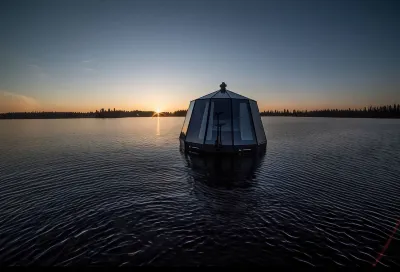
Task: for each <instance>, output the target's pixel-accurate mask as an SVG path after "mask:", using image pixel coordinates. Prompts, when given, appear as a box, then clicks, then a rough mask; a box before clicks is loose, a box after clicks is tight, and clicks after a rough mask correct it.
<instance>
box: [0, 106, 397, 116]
mask: <svg viewBox="0 0 400 272" xmlns="http://www.w3.org/2000/svg"><path fill="white" fill-rule="evenodd" d="M186 112H187V111H186V110H177V111H174V112H160V113H156V112H155V111H141V110H133V111H126V110H115V109H113V110H111V109H108V110H104V109H101V110H96V111H95V112H45V111H42V112H39V111H34V112H9V113H0V119H62V118H123V117H155V116H160V117H182V116H183V117H184V116H186ZM260 115H261V116H293V117H339V118H400V104H394V105H385V106H379V107H372V106H369V107H364V108H361V109H351V108H349V109H322V110H312V111H308V110H289V109H285V110H283V111H278V110H274V111H272V110H269V111H263V112H260Z"/></svg>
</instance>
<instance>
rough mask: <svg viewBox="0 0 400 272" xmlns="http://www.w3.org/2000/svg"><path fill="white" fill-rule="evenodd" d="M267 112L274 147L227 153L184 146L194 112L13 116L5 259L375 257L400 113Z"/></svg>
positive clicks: (391, 210)
mask: <svg viewBox="0 0 400 272" xmlns="http://www.w3.org/2000/svg"><path fill="white" fill-rule="evenodd" d="M263 123H264V126H265V128H266V129H267V131H266V132H267V133H266V134H267V138H268V146H267V153H266V155H264V156H262V157H260V158H257V159H255V158H251V157H250V158H240V157H239V158H230V159H218V158H212V157H211V158H206V157H197V156H188V155H185V154H182V153H180V151H179V141H178V137H179V133H180V130H181V128H182V124H183V118H164V117H157V118H122V119H70V120H4V121H1V122H0V143H1V144H0V192H1V197H0V207H2V208H1V209H0V249H1V250H0V263H1V264H4V265H11V264H22V265H26V264H41V265H50V264H53V265H54V264H58V265H79V264H81V265H88V264H112V265H121V264H124V265H144V264H153V265H198V264H210V265H226V264H230V265H235V264H262V265H268V264H282V265H296V266H298V265H332V266H340V265H346V266H368V267H370V266H371V264H372V263H373V261H374V260H375V258H376V256H377V255H378V254H379V252H380V251H381V249H382V247H383V245H384V244H385V242H386V240H387V238H388V236H389V235H390V233H391V232H392V230H393V227H394V224H395V223H396V222H397V220H398V218H399V214H400V202H399V201H398V196H399V195H400V184H399V177H400V138H399V135H400V123H399V121H398V120H373V119H334V118H290V117H283V118H279V117H272V118H263ZM399 235H400V234H399V233H397V234H396V235H395V236H394V238H393V240H392V242H391V244H390V247H389V248H388V250H387V252H386V253H385V256H384V257H383V258H382V260H381V261H382V263H383V264H384V265H387V266H391V267H396V266H399V264H400V260H399V256H400V254H399V252H400V251H399V246H400V245H399V243H400V242H399V240H400V238H399Z"/></svg>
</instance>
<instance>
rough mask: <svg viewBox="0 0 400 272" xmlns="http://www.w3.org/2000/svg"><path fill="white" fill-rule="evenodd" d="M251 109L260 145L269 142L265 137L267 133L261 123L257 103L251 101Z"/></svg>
mask: <svg viewBox="0 0 400 272" xmlns="http://www.w3.org/2000/svg"><path fill="white" fill-rule="evenodd" d="M250 108H251V114H252V115H253V121H254V127H255V130H256V136H257V141H258V144H262V143H265V142H266V141H267V138H266V137H265V131H264V127H263V124H262V121H261V116H260V111H259V110H258V105H257V102H255V101H252V100H250Z"/></svg>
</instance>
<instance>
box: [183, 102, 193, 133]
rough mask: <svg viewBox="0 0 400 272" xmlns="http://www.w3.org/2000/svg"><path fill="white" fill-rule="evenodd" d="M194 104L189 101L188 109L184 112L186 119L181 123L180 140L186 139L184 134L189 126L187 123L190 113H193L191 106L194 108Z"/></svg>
mask: <svg viewBox="0 0 400 272" xmlns="http://www.w3.org/2000/svg"><path fill="white" fill-rule="evenodd" d="M194 102H195V101H191V102H190V105H189V108H188V110H187V112H186V117H185V121H184V122H183V127H182V131H181V135H180V138H182V139H185V138H186V132H187V129H188V126H189V122H190V117H191V115H192V111H193V106H194Z"/></svg>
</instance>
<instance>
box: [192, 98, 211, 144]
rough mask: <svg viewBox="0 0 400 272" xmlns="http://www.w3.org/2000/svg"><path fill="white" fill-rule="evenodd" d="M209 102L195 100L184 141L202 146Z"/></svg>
mask: <svg viewBox="0 0 400 272" xmlns="http://www.w3.org/2000/svg"><path fill="white" fill-rule="evenodd" d="M208 104H209V100H208V99H207V100H197V101H196V105H195V106H194V109H193V113H192V117H191V118H190V126H189V130H188V132H187V137H186V141H188V142H191V143H198V144H202V143H203V142H204V134H205V130H206V129H205V128H206V123H207V114H208Z"/></svg>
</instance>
